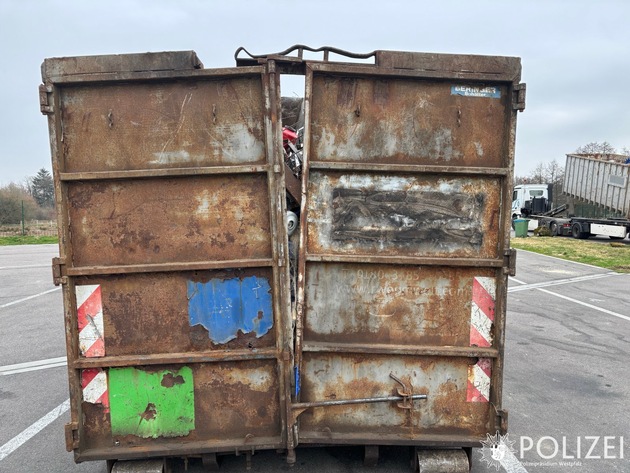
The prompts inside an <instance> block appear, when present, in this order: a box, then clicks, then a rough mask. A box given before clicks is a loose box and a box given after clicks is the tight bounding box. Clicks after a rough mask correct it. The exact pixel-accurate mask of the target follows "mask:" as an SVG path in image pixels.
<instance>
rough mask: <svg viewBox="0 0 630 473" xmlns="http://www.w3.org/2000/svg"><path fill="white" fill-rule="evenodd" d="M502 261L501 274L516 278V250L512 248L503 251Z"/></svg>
mask: <svg viewBox="0 0 630 473" xmlns="http://www.w3.org/2000/svg"><path fill="white" fill-rule="evenodd" d="M503 260H504V262H503V273H504V274H507V275H508V276H512V277H514V276H516V250H515V249H514V248H510V249H508V250H505V256H504V257H503Z"/></svg>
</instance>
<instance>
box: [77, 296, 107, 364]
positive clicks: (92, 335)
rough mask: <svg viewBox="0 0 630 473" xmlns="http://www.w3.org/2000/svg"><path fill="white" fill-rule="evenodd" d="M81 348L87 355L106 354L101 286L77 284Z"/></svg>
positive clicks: (97, 355) (82, 352)
mask: <svg viewBox="0 0 630 473" xmlns="http://www.w3.org/2000/svg"><path fill="white" fill-rule="evenodd" d="M75 294H76V296H77V322H78V326H79V349H80V350H81V354H82V355H83V356H86V357H99V356H105V340H104V339H103V302H102V299H101V286H100V285H89V286H76V288H75Z"/></svg>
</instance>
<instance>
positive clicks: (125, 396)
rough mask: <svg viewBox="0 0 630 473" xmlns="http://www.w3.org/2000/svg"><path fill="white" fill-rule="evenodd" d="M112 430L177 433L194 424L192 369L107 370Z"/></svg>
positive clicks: (161, 434)
mask: <svg viewBox="0 0 630 473" xmlns="http://www.w3.org/2000/svg"><path fill="white" fill-rule="evenodd" d="M109 400H110V409H111V421H112V434H113V435H135V436H137V437H143V438H157V437H181V436H184V435H188V434H189V433H190V431H191V430H194V428H195V395H194V386H193V375H192V370H191V369H190V368H189V367H187V366H184V367H182V368H181V369H179V370H178V371H171V370H163V371H158V372H147V371H143V370H139V369H136V368H111V369H110V370H109Z"/></svg>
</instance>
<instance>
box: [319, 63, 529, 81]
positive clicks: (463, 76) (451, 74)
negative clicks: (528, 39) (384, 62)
mask: <svg viewBox="0 0 630 473" xmlns="http://www.w3.org/2000/svg"><path fill="white" fill-rule="evenodd" d="M307 67H308V68H309V69H311V70H313V71H314V72H316V73H326V74H335V73H336V74H339V75H345V76H351V75H356V76H361V75H366V76H370V77H402V78H406V77H410V78H419V79H424V78H426V79H437V80H442V81H443V80H453V79H458V80H466V81H482V82H514V81H515V80H518V77H519V75H520V73H518V72H517V71H514V72H510V73H507V74H502V73H492V72H473V71H431V70H417V69H386V68H378V67H376V66H373V65H371V64H366V65H360V64H357V65H356V66H354V65H352V66H350V65H347V64H344V65H343V66H340V65H339V64H334V63H317V62H309V63H308V65H307Z"/></svg>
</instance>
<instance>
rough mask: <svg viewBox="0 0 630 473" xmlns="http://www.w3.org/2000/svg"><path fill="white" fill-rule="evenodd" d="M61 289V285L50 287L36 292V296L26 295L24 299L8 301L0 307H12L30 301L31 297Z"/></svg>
mask: <svg viewBox="0 0 630 473" xmlns="http://www.w3.org/2000/svg"><path fill="white" fill-rule="evenodd" d="M60 289H61V288H60V287H56V288H54V289H49V290H48V291H44V292H40V293H39V294H35V295H34V296H28V297H24V298H23V299H18V300H17V301H13V302H7V303H6V304H2V305H0V309H4V308H5V307H10V306H12V305H15V304H19V303H21V302H26V301H30V300H31V299H35V298H36V297H39V296H45V295H46V294H50V293H51V292H55V291H58V290H60Z"/></svg>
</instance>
